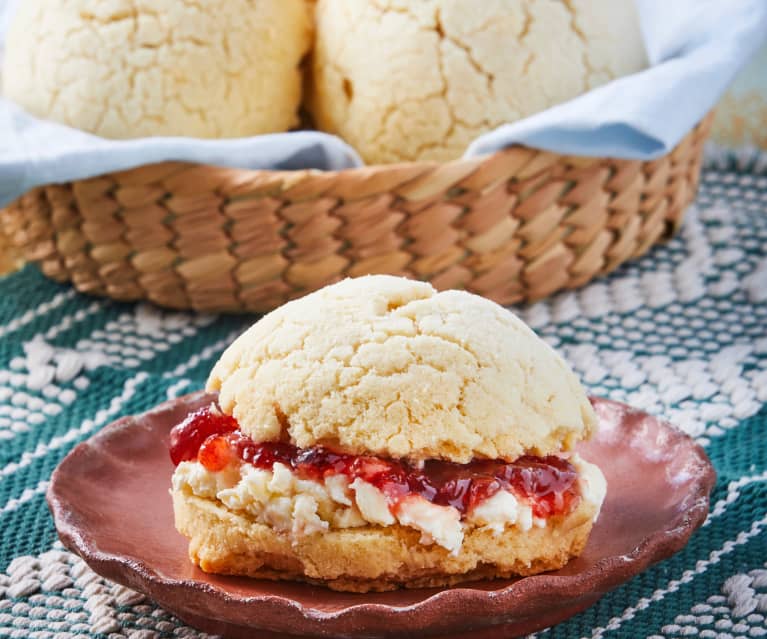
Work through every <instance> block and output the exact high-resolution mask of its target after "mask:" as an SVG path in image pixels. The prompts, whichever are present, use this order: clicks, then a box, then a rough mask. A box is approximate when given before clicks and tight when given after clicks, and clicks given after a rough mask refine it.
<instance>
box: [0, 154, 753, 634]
mask: <svg viewBox="0 0 767 639" xmlns="http://www.w3.org/2000/svg"><path fill="white" fill-rule="evenodd" d="M517 310H518V311H519V312H520V313H521V315H522V317H523V318H524V319H525V320H526V321H527V322H528V323H530V324H531V325H532V326H533V328H535V329H536V330H537V331H538V332H539V333H540V334H541V335H542V336H543V337H544V338H545V339H546V340H548V341H549V342H550V343H552V344H553V345H555V346H556V347H557V348H559V349H561V351H562V352H563V353H564V355H565V356H566V357H567V358H568V359H569V361H570V362H571V363H572V365H573V366H574V367H575V369H576V370H577V371H578V373H579V374H580V375H581V376H582V377H583V379H584V381H585V382H586V384H587V385H588V386H589V388H590V390H591V391H592V392H593V393H595V394H597V395H603V396H606V397H610V398H612V399H616V400H620V401H625V402H628V403H631V404H633V405H635V406H637V407H640V408H642V409H645V410H647V411H649V412H651V413H653V414H657V415H662V416H663V417H665V418H667V419H668V420H670V421H671V422H672V423H674V424H676V425H677V426H678V427H680V428H682V429H683V430H685V431H686V432H688V433H689V434H691V435H692V436H694V437H695V438H697V440H698V441H699V442H700V443H701V444H703V445H704V446H705V447H706V449H707V451H708V453H709V455H710V456H711V458H712V460H713V461H714V464H715V465H716V468H717V471H718V473H719V480H718V484H717V486H716V489H715V492H714V494H713V498H712V510H711V514H710V516H709V519H708V520H707V522H706V524H705V525H704V527H703V528H702V529H701V530H699V531H698V532H697V533H696V534H695V535H694V536H693V538H692V540H691V542H690V544H689V545H688V546H687V547H686V548H685V549H684V550H683V551H682V552H680V553H679V554H677V555H676V556H674V557H673V558H671V559H669V560H667V561H665V562H663V563H662V564H660V565H657V566H655V567H654V568H651V569H650V570H648V571H647V572H645V573H644V574H642V575H640V576H639V577H637V578H635V579H634V580H632V581H631V582H629V583H627V584H626V585H624V586H622V587H620V588H618V589H617V590H615V591H614V592H612V593H610V594H608V595H607V596H606V597H604V598H603V599H602V600H601V601H600V602H599V603H598V604H597V605H595V606H594V607H593V608H591V609H589V610H588V611H586V612H584V613H582V614H580V615H578V616H576V617H574V618H573V619H571V620H569V621H567V622H565V623H563V624H561V625H559V626H557V627H555V628H553V629H549V630H547V631H543V632H541V633H538V636H543V635H544V634H545V635H547V636H549V637H551V638H552V639H557V638H573V637H586V638H593V639H596V638H598V637H614V638H616V639H617V638H631V639H635V638H637V637H653V638H658V637H665V638H672V637H683V636H688V635H698V636H700V637H703V638H705V637H709V638H711V639H726V638H731V637H763V636H764V637H767V622H766V621H765V619H766V618H767V564H765V562H766V561H767V438H766V437H765V435H766V434H767V155H759V154H757V153H752V152H746V151H744V152H742V153H738V154H732V153H725V152H716V151H714V152H711V153H709V156H708V160H707V165H706V169H705V171H704V174H703V177H702V183H701V189H700V193H699V195H698V199H697V203H696V205H695V206H694V207H693V208H692V209H691V210H690V211H689V212H688V215H687V218H686V221H685V224H684V226H683V228H682V230H681V232H680V234H679V235H678V236H677V237H676V238H675V239H674V240H672V241H671V242H670V243H669V244H668V245H666V246H661V247H658V248H656V249H654V250H653V251H652V252H651V253H650V254H648V255H647V256H646V257H645V258H643V259H641V260H639V261H636V262H633V263H631V264H629V265H627V266H624V267H622V268H621V269H620V270H619V271H617V272H616V273H614V274H613V275H611V276H610V277H607V278H604V279H602V280H599V281H597V282H596V283H593V284H591V285H590V286H588V287H586V288H583V289H581V290H579V291H576V292H569V293H564V294H559V295H557V296H556V297H554V298H552V299H550V300H548V301H545V302H540V303H538V304H535V305H533V306H530V307H527V308H523V309H517ZM252 320H253V318H246V317H213V316H203V315H195V314H189V313H166V312H161V311H159V310H157V309H155V308H153V307H149V306H146V305H121V304H118V303H111V302H107V301H101V300H93V299H91V298H87V297H83V296H80V295H78V294H76V293H74V292H73V291H72V290H71V289H69V288H66V287H62V286H59V285H56V284H53V283H50V282H48V281H47V280H45V279H44V278H43V277H42V276H41V275H40V274H39V273H38V272H37V271H36V270H34V269H33V268H31V267H27V268H25V269H23V270H22V271H20V272H18V273H16V274H14V275H10V276H7V277H5V278H3V279H0V440H1V443H0V539H1V540H2V543H0V636H1V637H20V638H21V637H25V638H26V637H40V638H42V637H69V636H74V635H83V636H94V637H113V638H115V639H117V638H118V637H150V636H158V637H176V636H181V637H184V636H190V637H192V636H198V633H197V632H196V631H194V630H192V629H190V628H186V627H185V626H184V625H183V624H182V623H181V622H180V621H178V620H177V619H175V618H174V617H173V616H172V615H170V614H168V613H166V612H165V611H163V610H161V609H158V608H157V607H156V606H154V605H153V604H152V603H151V602H149V601H147V600H145V599H144V598H143V597H142V596H141V595H139V594H137V593H134V592H132V591H130V590H128V589H126V588H124V587H122V586H118V585H116V584H112V583H110V582H108V581H106V580H104V579H102V578H101V577H99V576H97V575H95V574H94V573H92V572H91V571H90V570H89V569H88V568H87V566H85V565H84V564H83V563H82V562H81V561H80V560H79V559H78V558H77V557H75V556H73V555H72V554H70V553H68V552H67V551H65V550H64V549H63V547H62V546H61V545H60V544H59V543H58V542H57V540H56V533H55V530H54V528H53V524H52V521H51V518H50V515H49V514H48V510H47V508H46V505H45V500H44V493H45V489H46V486H47V482H48V479H49V477H50V475H51V472H52V470H53V468H54V467H55V466H56V464H57V463H58V462H59V461H60V460H61V459H62V458H63V457H64V456H65V455H66V453H67V452H68V451H69V450H70V449H71V448H72V447H73V446H74V445H76V444H77V443H78V442H79V441H82V440H83V439H84V438H87V437H88V436H89V435H90V434H92V433H93V432H95V431H97V430H98V429H100V428H101V427H103V426H104V425H105V424H107V423H109V422H110V421H112V420H113V419H115V418H117V417H119V416H121V415H124V414H128V413H137V412H141V411H144V410H145V409H148V408H149V407H151V406H153V405H154V404H157V403H159V402H161V401H163V400H165V399H167V398H169V397H174V396H177V395H179V394H182V393H185V392H187V391H191V390H194V389H197V388H199V387H200V386H201V385H202V384H203V382H204V380H205V377H206V375H207V372H208V370H209V368H210V366H211V365H212V363H213V362H214V361H215V359H216V357H217V356H218V355H219V353H220V352H221V351H222V350H223V348H224V346H225V345H226V344H227V343H228V342H229V341H230V340H231V339H232V338H233V337H234V336H235V335H236V334H237V333H238V332H239V331H240V330H241V329H243V327H244V326H246V325H247V324H249V323H250V322H251V321H252ZM105 489H108V487H105Z"/></svg>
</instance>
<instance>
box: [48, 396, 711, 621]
mask: <svg viewBox="0 0 767 639" xmlns="http://www.w3.org/2000/svg"><path fill="white" fill-rule="evenodd" d="M202 395H204V393H201V392H199V393H192V394H190V395H185V396H182V397H178V398H176V399H173V400H170V401H167V402H164V403H162V404H160V405H158V406H157V407H155V408H153V409H151V410H150V411H148V412H146V413H143V414H140V415H132V416H126V417H123V418H121V419H119V420H117V421H115V422H112V423H111V424H109V425H108V426H106V427H104V428H103V429H101V430H100V431H99V432H98V433H96V434H95V435H93V436H91V437H90V438H89V439H87V440H85V441H84V442H82V443H80V444H78V445H77V446H76V447H75V448H73V449H72V450H71V451H70V452H69V454H68V455H67V456H66V457H65V458H64V459H63V460H62V462H61V463H60V464H59V465H58V466H57V468H56V470H55V471H54V472H53V475H52V476H51V481H50V484H49V486H48V489H47V491H46V498H47V501H48V505H49V507H50V510H51V512H52V514H53V519H54V523H55V526H56V529H57V531H58V534H59V537H60V538H61V540H62V542H63V543H64V545H65V546H66V547H68V548H69V549H71V550H73V551H74V552H75V553H76V554H78V555H80V556H81V557H83V558H84V559H85V560H86V562H87V563H88V564H89V565H90V566H91V567H93V566H98V568H99V569H98V570H96V572H100V573H101V574H103V575H104V576H107V577H108V578H112V579H114V580H115V581H120V582H122V583H126V578H125V575H126V569H127V570H128V571H129V572H130V573H134V575H135V576H134V578H133V579H130V580H129V581H131V582H133V583H134V585H139V584H140V585H141V587H142V588H143V589H144V590H145V592H147V593H148V594H150V596H151V593H153V592H159V591H160V590H161V589H163V588H173V589H176V590H178V589H184V590H187V591H192V592H196V593H202V594H204V595H206V596H212V597H214V598H216V599H217V600H219V601H220V602H222V603H224V604H235V605H243V604H261V605H264V604H266V605H272V606H278V607H283V608H284V607H287V608H291V609H293V610H296V611H298V612H299V613H300V614H301V615H302V616H303V617H304V618H305V619H306V620H308V621H313V622H315V621H319V622H322V621H344V620H349V621H352V620H353V619H354V618H355V617H358V616H360V615H362V616H363V617H367V618H369V617H370V616H371V615H372V616H376V617H379V616H380V615H389V614H391V613H393V612H396V613H411V614H416V613H417V614H419V615H421V614H429V613H430V612H431V613H433V612H434V610H433V609H434V608H437V607H438V608H442V606H444V605H450V604H451V603H455V602H457V601H459V600H460V603H461V607H462V608H463V609H464V610H466V611H467V614H472V613H471V612H469V610H468V609H467V604H469V605H470V607H471V608H472V609H475V607H476V605H477V604H484V605H486V604H487V603H488V601H489V600H493V603H494V605H495V606H503V604H504V603H505V602H506V601H507V600H508V603H518V602H519V601H520V599H522V600H524V599H527V598H528V597H530V596H534V595H537V594H540V593H541V592H546V593H547V594H550V595H554V596H563V597H565V598H567V599H568V600H569V599H571V598H572V596H573V592H583V591H584V590H583V589H584V588H586V589H588V590H589V591H592V592H594V591H596V592H598V593H600V594H603V593H605V592H607V591H609V590H610V589H612V588H614V587H615V586H617V585H618V584H620V583H623V582H625V581H627V580H628V579H629V578H631V577H633V576H635V575H637V574H639V573H640V572H642V571H643V570H645V569H646V568H647V567H649V566H650V565H651V564H653V563H656V562H658V561H661V560H662V559H665V558H667V557H669V556H671V555H672V554H674V553H675V552H677V551H678V550H680V549H681V548H683V547H684V546H685V545H686V544H687V542H688V540H689V538H690V536H691V535H692V533H693V532H694V531H695V530H696V529H697V528H699V527H700V526H701V525H702V524H703V522H704V521H705V519H706V517H707V515H708V511H709V494H710V492H711V489H712V488H713V486H714V483H715V481H716V473H715V471H714V468H713V466H712V465H711V462H710V460H709V459H708V456H707V455H706V453H705V451H704V450H703V448H701V447H700V446H699V445H698V444H697V443H695V442H694V440H693V439H692V438H691V437H689V436H688V435H686V434H685V433H683V432H681V431H679V430H677V429H676V428H674V427H673V426H671V425H670V424H668V422H665V421H663V420H661V419H657V418H655V417H652V416H649V415H648V417H651V418H652V419H654V420H655V421H657V422H658V423H659V424H660V425H661V426H662V427H663V428H665V429H666V431H667V433H668V434H669V441H668V444H667V445H668V447H670V448H671V447H675V446H678V445H680V444H685V445H686V446H688V447H690V449H691V450H692V451H694V453H695V457H696V458H697V461H698V464H699V467H700V468H701V469H703V470H704V471H705V472H702V473H700V474H698V475H697V477H696V478H695V480H694V482H692V486H691V490H690V495H691V496H692V497H693V501H692V504H691V506H690V507H689V508H688V509H687V510H686V511H684V513H683V514H681V516H680V517H678V518H676V519H675V520H673V521H672V522H670V525H668V526H666V527H664V528H662V529H659V530H657V531H656V532H655V533H654V534H652V535H650V536H649V537H646V538H645V539H644V540H643V541H642V542H641V543H640V544H639V545H638V546H636V547H635V548H634V549H633V551H632V552H630V553H628V554H626V555H620V556H610V557H605V558H603V559H600V560H599V561H598V562H596V563H595V564H593V565H591V566H590V567H589V568H588V569H586V570H584V571H581V572H579V573H576V574H573V575H549V574H545V573H544V574H541V575H533V576H530V577H524V578H520V579H518V580H516V581H513V582H512V583H511V584H509V585H507V586H504V587H502V588H499V589H498V590H486V589H477V588H472V587H471V585H469V584H467V585H466V586H456V587H452V588H448V589H445V590H440V591H439V592H435V593H434V594H433V595H431V596H429V597H427V598H425V599H423V600H422V601H418V602H416V603H413V604H409V605H406V606H398V605H392V604H382V603H371V602H361V603H358V604H350V605H348V606H346V607H344V608H341V609H339V610H336V611H325V610H319V609H317V608H313V607H311V606H308V605H304V604H302V603H299V602H297V601H295V600H294V599H291V598H289V597H286V596H282V595H277V594H275V595H268V594H265V595H256V596H233V595H231V594H230V593H229V592H228V591H226V590H225V589H223V588H219V587H215V586H212V585H210V584H206V583H202V582H200V581H196V580H194V579H183V580H180V579H172V578H165V577H163V576H162V575H160V574H158V573H157V572H156V571H155V570H154V569H153V568H152V567H151V566H150V565H148V564H147V563H146V562H144V561H141V560H136V559H131V558H128V557H124V556H121V555H118V554H114V553H110V552H106V551H103V550H101V549H100V548H99V545H98V542H97V540H96V539H94V538H93V537H92V536H91V535H89V533H88V531H87V530H83V529H81V528H80V527H78V526H77V524H76V523H75V522H73V521H72V517H71V516H70V512H69V511H68V508H67V504H66V501H65V500H64V499H61V498H60V497H59V494H58V490H57V489H58V485H59V481H60V479H61V474H62V469H63V468H64V467H65V466H66V465H67V463H71V462H72V461H73V460H75V459H76V458H77V457H79V456H80V455H82V454H84V453H85V451H88V450H89V449H92V448H96V447H97V446H94V444H97V443H98V442H99V441H101V440H106V439H109V438H110V437H112V436H113V435H114V434H115V433H116V432H118V431H120V430H122V429H125V428H135V427H136V426H137V425H141V424H142V423H143V422H146V421H147V420H149V419H151V418H152V417H154V416H156V415H158V414H161V413H163V412H166V411H169V410H171V409H172V408H173V406H175V405H177V404H178V403H179V402H181V401H188V402H191V401H194V400H195V399H197V398H199V397H201V396H202ZM592 401H596V402H598V403H600V404H602V405H605V406H608V407H613V408H615V409H619V410H624V411H630V412H631V413H633V414H635V415H645V413H644V412H643V411H639V410H637V409H634V408H631V407H630V406H627V405H626V404H622V403H620V402H615V401H612V400H607V399H601V398H593V399H592ZM128 585H130V584H128ZM147 585H148V586H150V587H149V588H146V586H147ZM307 587H308V585H307ZM372 594H373V595H374V594H375V593H372ZM363 596H364V595H363Z"/></svg>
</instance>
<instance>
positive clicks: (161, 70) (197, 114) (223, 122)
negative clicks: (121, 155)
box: [2, 0, 313, 138]
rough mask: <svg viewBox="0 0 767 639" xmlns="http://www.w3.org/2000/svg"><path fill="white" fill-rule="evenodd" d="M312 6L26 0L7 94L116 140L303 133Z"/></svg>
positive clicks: (243, 0)
mask: <svg viewBox="0 0 767 639" xmlns="http://www.w3.org/2000/svg"><path fill="white" fill-rule="evenodd" d="M312 11H313V8H312V7H311V6H310V5H308V4H307V3H306V2H305V0H208V1H206V2H188V1H186V0H154V1H151V2H150V1H148V0H111V1H110V2H94V1H93V0H24V1H23V2H19V3H18V8H17V10H16V11H15V14H14V17H13V20H12V21H11V24H10V27H9V30H8V37H7V42H6V51H5V60H4V69H3V74H2V75H3V92H4V94H5V97H7V98H10V99H11V100H14V101H16V102H17V103H18V104H20V105H21V106H22V107H24V108H25V109H26V110H27V111H29V112H30V113H32V114H33V115H36V116H39V117H43V118H48V119H50V120H54V121H56V122H61V123H63V124H67V125H69V126H72V127H76V128H79V129H83V130H85V131H90V132H91V133H96V134H98V135H101V136H104V137H107V138H136V137H143V136H157V135H168V136H187V137H198V138H233V137H241V136H250V135H257V134H261V133H273V132H278V131H286V130H288V129H289V128H290V127H292V126H294V125H296V124H298V115H297V112H298V108H299V104H300V102H301V82H302V77H301V70H300V68H299V66H300V63H301V60H302V58H303V56H304V55H305V54H306V53H307V52H308V50H309V48H310V46H311V41H312V17H311V14H312Z"/></svg>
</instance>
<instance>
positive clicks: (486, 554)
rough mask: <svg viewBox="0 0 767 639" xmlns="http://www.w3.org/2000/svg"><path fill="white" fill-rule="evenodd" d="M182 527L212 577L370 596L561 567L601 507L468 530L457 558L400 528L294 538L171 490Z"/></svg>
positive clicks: (574, 552) (198, 561)
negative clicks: (287, 582) (498, 528)
mask: <svg viewBox="0 0 767 639" xmlns="http://www.w3.org/2000/svg"><path fill="white" fill-rule="evenodd" d="M172 495H173V507H174V513H175V518H176V528H177V529H178V530H179V532H181V533H182V534H183V535H184V536H186V537H188V538H189V539H190V543H189V557H190V559H191V560H192V562H193V563H195V564H196V565H198V566H199V567H200V568H202V569H203V570H204V571H206V572H211V573H218V574H230V575H245V576H249V577H258V578H265V579H299V580H303V581H309V582H313V583H321V584H324V585H327V586H329V587H330V588H333V589H335V590H347V591H354V592H369V591H376V590H379V591H380V590H392V589H394V588H397V587H399V586H403V585H404V586H406V587H412V588H421V587H431V586H444V585H452V584H455V583H459V582H462V581H470V580H476V579H485V578H495V577H511V576H515V575H529V574H535V573H539V572H542V571H544V570H556V569H558V568H561V567H562V566H563V565H565V564H566V563H567V561H568V560H569V559H570V558H572V557H575V556H577V555H579V554H580V552H581V551H582V550H583V547H584V546H585V544H586V541H587V539H588V535H589V532H590V531H591V527H592V522H593V518H594V514H595V511H596V506H594V504H591V503H590V502H588V501H586V500H582V501H581V503H580V505H579V506H578V508H577V509H576V510H574V511H573V512H572V513H570V514H569V515H567V516H564V517H563V516H559V517H553V518H551V519H550V520H549V521H548V523H547V526H546V527H545V528H532V529H530V530H528V531H521V530H520V529H518V528H516V527H510V528H507V529H505V530H504V531H503V533H501V534H500V535H496V534H494V532H493V531H492V530H490V529H489V528H474V529H470V530H468V531H467V533H466V535H465V537H464V543H463V547H462V548H461V552H460V553H459V554H458V555H451V554H450V553H449V552H448V551H447V550H445V549H444V548H440V547H439V546H436V545H431V546H424V545H423V544H421V543H419V537H420V534H419V533H418V532H416V531H414V530H412V529H409V528H405V527H402V526H398V525H395V526H387V527H385V528H382V527H376V526H369V527H365V528H350V529H345V530H331V531H327V532H325V533H323V534H321V535H319V534H317V535H311V536H307V537H304V538H302V539H300V540H296V539H294V538H292V537H290V536H289V535H286V534H280V533H278V532H276V531H275V530H274V529H273V528H270V527H269V526H266V525H264V524H259V523H255V522H253V521H251V520H249V519H248V518H247V517H245V516H243V515H241V514H238V513H235V512H232V511H230V510H228V509H227V508H225V507H224V506H223V505H221V504H220V503H217V502H215V501H212V500H207V499H201V498H199V497H196V496H194V495H191V494H190V493H188V492H184V491H173V493H172Z"/></svg>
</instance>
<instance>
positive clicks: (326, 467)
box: [170, 276, 606, 592]
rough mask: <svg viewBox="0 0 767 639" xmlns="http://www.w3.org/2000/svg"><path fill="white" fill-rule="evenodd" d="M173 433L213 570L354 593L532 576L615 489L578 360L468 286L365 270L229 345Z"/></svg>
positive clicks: (201, 545)
mask: <svg viewBox="0 0 767 639" xmlns="http://www.w3.org/2000/svg"><path fill="white" fill-rule="evenodd" d="M208 390H209V391H211V392H218V398H217V402H214V403H212V404H211V405H210V407H208V408H205V409H202V410H200V411H197V412H196V413H194V414H191V415H189V416H188V417H187V418H186V419H185V420H184V421H183V422H182V423H181V424H179V425H178V426H176V427H175V428H174V429H173V431H172V433H171V442H170V444H171V458H172V460H173V462H174V464H176V465H177V467H176V470H175V473H174V475H173V488H172V496H173V504H174V510H175V517H176V526H177V528H178V530H179V531H180V532H181V533H182V534H183V535H185V536H186V537H188V538H189V540H190V543H189V555H190V557H191V559H192V561H193V562H194V563H195V564H197V565H199V566H200V568H202V569H203V570H205V571H207V572H216V573H225V574H232V575H250V576H253V577H265V578H279V579H299V580H305V581H310V582H313V583H315V582H316V583H322V584H325V585H327V586H329V587H331V588H335V589H339V590H351V591H360V592H364V591H369V590H386V589H391V588H396V587H398V586H411V587H417V586H435V585H444V584H452V583H456V582H459V581H466V580H471V579H479V578H487V577H508V576H512V575H529V574H533V573H537V572H541V571H544V570H551V569H556V568H559V567H561V566H563V565H564V564H565V563H566V562H567V561H568V560H569V559H570V558H571V557H573V556H576V555H577V554H579V553H580V552H581V550H582V549H583V547H584V545H585V543H586V540H587V538H588V535H589V532H590V530H591V527H592V524H593V522H594V520H595V519H596V517H597V515H598V514H599V509H600V507H601V504H602V501H603V499H604V496H605V490H606V485H605V480H604V477H603V476H602V473H601V472H600V471H599V469H598V468H597V467H596V466H594V465H593V464H590V463H588V462H586V461H584V460H583V459H581V458H580V457H579V456H578V455H577V454H575V453H573V452H572V448H573V446H574V444H575V443H576V442H577V441H578V440H580V439H583V438H586V437H588V436H589V435H590V434H591V433H592V431H593V430H594V429H595V428H596V423H597V422H596V416H595V414H594V411H593V410H592V408H591V405H590V403H589V401H588V399H587V397H586V394H585V392H584V390H583V388H582V387H581V385H580V383H579V382H578V380H577V379H576V377H575V375H574V374H573V372H572V371H571V370H570V369H569V368H568V366H567V365H566V364H565V362H564V361H563V360H562V358H561V357H560V356H559V355H557V354H556V353H555V352H554V351H553V350H552V349H551V348H550V347H549V346H548V345H547V344H546V343H545V342H543V341H542V340H541V339H540V338H538V337H537V336H536V335H535V333H533V331H532V330H530V329H529V328H528V327H527V326H526V325H525V324H524V323H523V322H522V321H521V320H519V319H518V318H517V317H516V316H515V315H513V314H512V313H510V312H509V311H507V310H505V309H504V308H502V307H501V306H498V305H497V304H495V303H493V302H490V301H488V300H486V299H484V298H481V297H477V296H475V295H471V294H469V293H465V292H461V291H447V292H442V293H438V292H437V291H435V290H434V289H433V288H432V287H431V285H429V284H426V283H422V282H414V281H411V280H407V279H402V278H397V277H390V276H369V277H362V278H357V279H348V280H344V281H343V282H340V283H338V284H334V285H332V286H328V287H326V288H324V289H322V290H320V291H318V292H316V293H313V294H311V295H308V296H306V297H304V298H302V299H300V300H296V301H294V302H290V303H288V304H286V305H284V306H283V307H281V308H279V309H277V310H276V311H274V312H272V313H270V314H269V315H266V316H265V317H264V318H263V319H261V320H260V321H259V322H257V323H256V324H255V325H254V326H253V327H251V328H250V329H249V330H248V331H247V332H245V333H244V334H243V335H242V336H240V337H239V338H238V339H237V340H236V341H235V342H234V343H233V344H232V345H231V346H230V347H229V348H228V349H227V351H226V352H225V353H224V354H223V356H222V357H221V360H220V361H219V362H218V363H217V364H216V366H215V367H214V369H213V372H212V373H211V376H210V379H209V381H208Z"/></svg>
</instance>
